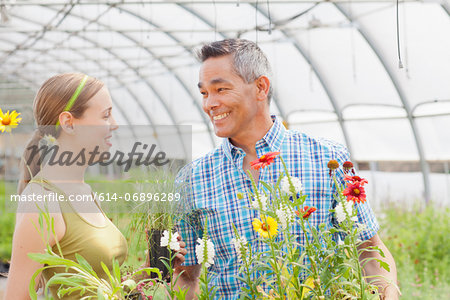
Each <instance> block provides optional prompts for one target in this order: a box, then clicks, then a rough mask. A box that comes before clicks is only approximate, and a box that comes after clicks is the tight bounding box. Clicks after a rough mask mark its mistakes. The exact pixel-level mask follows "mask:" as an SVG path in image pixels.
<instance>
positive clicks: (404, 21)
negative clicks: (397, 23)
mask: <svg viewBox="0 0 450 300" xmlns="http://www.w3.org/2000/svg"><path fill="white" fill-rule="evenodd" d="M407 32H408V30H407V29H406V5H405V3H403V43H404V45H405V47H404V49H405V72H406V78H408V79H411V77H410V76H409V67H408V66H409V59H408V58H409V55H408V40H407V38H408V34H407Z"/></svg>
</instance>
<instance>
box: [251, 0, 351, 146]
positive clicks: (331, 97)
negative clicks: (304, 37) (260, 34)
mask: <svg viewBox="0 0 450 300" xmlns="http://www.w3.org/2000/svg"><path fill="white" fill-rule="evenodd" d="M251 5H252V6H253V7H254V8H255V9H257V10H258V11H259V12H260V13H261V14H263V15H264V16H265V17H266V18H268V15H267V13H266V12H265V11H263V10H262V9H261V7H259V6H255V5H253V4H251ZM279 30H280V32H281V33H283V34H284V36H286V37H287V38H289V39H291V40H292V43H293V46H294V47H295V49H296V50H297V51H298V52H299V53H300V55H301V56H303V58H304V59H305V60H306V61H307V62H308V64H309V65H310V66H311V68H312V70H313V72H314V74H315V75H316V77H317V79H318V80H319V82H320V85H321V86H322V88H323V89H324V91H325V93H326V94H327V96H328V99H329V100H330V103H331V105H332V106H333V110H334V112H335V113H336V116H337V118H338V119H337V121H338V123H339V126H340V127H341V130H342V135H343V136H344V140H345V143H346V145H347V148H348V151H349V152H350V153H353V151H352V145H351V143H350V138H349V135H348V132H347V129H346V128H345V125H344V118H343V116H342V111H341V109H340V108H339V105H338V103H337V100H336V97H335V96H334V94H333V93H332V91H331V89H330V88H329V87H328V84H327V82H326V80H325V76H323V75H322V72H321V71H320V70H319V68H318V66H317V64H316V63H315V61H314V60H313V59H312V57H310V56H309V55H308V54H307V52H306V51H305V49H304V48H303V47H302V45H301V44H300V42H299V41H298V40H297V39H296V38H295V37H294V36H293V35H291V34H289V33H288V32H286V31H285V30H282V29H279Z"/></svg>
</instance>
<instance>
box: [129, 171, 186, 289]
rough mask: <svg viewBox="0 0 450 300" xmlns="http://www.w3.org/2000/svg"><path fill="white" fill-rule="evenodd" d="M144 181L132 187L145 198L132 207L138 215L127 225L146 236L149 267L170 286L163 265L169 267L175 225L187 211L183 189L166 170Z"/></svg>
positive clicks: (172, 256) (152, 172)
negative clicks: (156, 269)
mask: <svg viewBox="0 0 450 300" xmlns="http://www.w3.org/2000/svg"><path fill="white" fill-rule="evenodd" d="M144 178H146V179H145V180H140V181H137V182H136V183H135V185H136V186H135V188H134V190H136V191H138V193H139V194H145V195H146V197H145V198H146V199H145V201H141V203H140V204H139V205H137V206H136V207H135V211H136V212H138V213H137V214H134V217H133V219H132V221H131V224H130V225H131V226H132V228H134V230H136V231H138V232H145V233H146V241H147V246H148V262H149V266H150V267H154V268H158V269H159V270H160V271H161V275H162V278H163V279H164V280H165V281H167V282H170V275H171V274H169V269H168V268H167V264H169V263H170V264H171V265H173V264H172V261H173V258H174V256H175V252H174V251H177V250H178V249H179V248H177V247H176V241H177V238H178V233H177V232H176V230H175V225H176V224H177V222H178V220H179V219H180V217H181V216H183V215H184V213H185V212H186V211H187V210H188V208H187V206H186V202H185V201H184V199H185V197H184V193H186V191H185V186H183V187H181V186H180V185H179V184H177V183H176V172H173V171H171V170H170V168H169V169H168V170H161V169H157V170H153V171H151V172H149V173H148V174H145V177H144ZM162 241H163V243H162ZM171 242H172V244H171ZM152 275H153V276H154V274H152Z"/></svg>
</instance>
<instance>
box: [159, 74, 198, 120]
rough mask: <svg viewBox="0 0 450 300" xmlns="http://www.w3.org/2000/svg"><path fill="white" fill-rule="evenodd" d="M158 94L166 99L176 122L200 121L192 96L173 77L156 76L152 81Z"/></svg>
mask: <svg viewBox="0 0 450 300" xmlns="http://www.w3.org/2000/svg"><path fill="white" fill-rule="evenodd" d="M152 83H153V86H154V87H155V90H156V92H157V93H158V94H159V95H160V96H161V97H162V98H163V99H164V101H165V103H166V105H167V107H168V109H170V110H171V111H172V112H173V114H174V116H175V118H176V120H185V119H191V120H199V118H200V115H199V111H198V110H197V109H196V108H195V106H194V105H193V100H192V96H191V95H190V94H188V93H187V91H186V90H185V89H184V88H183V87H182V86H181V85H180V84H179V82H178V81H177V80H176V78H175V77H174V76H173V75H164V74H162V75H161V76H155V77H153V80H152Z"/></svg>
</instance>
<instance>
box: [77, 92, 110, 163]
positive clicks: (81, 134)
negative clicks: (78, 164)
mask: <svg viewBox="0 0 450 300" xmlns="http://www.w3.org/2000/svg"><path fill="white" fill-rule="evenodd" d="M87 104H88V108H87V109H86V110H85V111H84V113H83V116H82V117H81V118H79V119H74V128H75V139H76V143H77V145H78V146H81V147H82V148H84V149H85V150H84V151H85V152H86V154H88V152H89V151H93V150H94V149H95V148H96V146H98V151H99V152H100V153H102V152H107V151H108V150H109V148H110V147H111V146H112V144H111V138H112V132H113V131H114V130H116V129H117V128H118V126H117V123H116V120H114V117H113V116H112V100H111V96H110V95H109V92H108V89H107V88H106V87H103V88H102V89H101V90H100V91H98V92H97V94H95V95H94V97H92V98H91V99H89V101H88V103H87Z"/></svg>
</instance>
